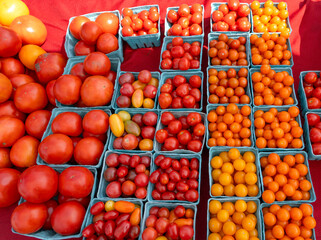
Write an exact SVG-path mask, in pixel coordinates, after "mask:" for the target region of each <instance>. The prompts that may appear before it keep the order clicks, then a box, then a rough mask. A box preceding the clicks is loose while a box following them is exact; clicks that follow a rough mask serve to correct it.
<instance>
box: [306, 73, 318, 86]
mask: <svg viewBox="0 0 321 240" xmlns="http://www.w3.org/2000/svg"><path fill="white" fill-rule="evenodd" d="M317 78H318V75H317V74H316V73H315V72H308V73H307V74H306V75H305V76H304V81H305V82H307V83H314V82H316V81H317Z"/></svg>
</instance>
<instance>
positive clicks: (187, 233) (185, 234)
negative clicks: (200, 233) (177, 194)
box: [179, 194, 194, 240]
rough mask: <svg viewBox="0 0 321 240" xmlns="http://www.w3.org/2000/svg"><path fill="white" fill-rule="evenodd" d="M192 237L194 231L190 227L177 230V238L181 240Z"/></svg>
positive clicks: (185, 226) (186, 226)
mask: <svg viewBox="0 0 321 240" xmlns="http://www.w3.org/2000/svg"><path fill="white" fill-rule="evenodd" d="M185 195H186V194H185ZM193 236H194V229H193V227H192V226H188V225H184V226H182V227H181V228H180V229H179V237H180V238H181V239H182V240H187V239H191V238H193Z"/></svg>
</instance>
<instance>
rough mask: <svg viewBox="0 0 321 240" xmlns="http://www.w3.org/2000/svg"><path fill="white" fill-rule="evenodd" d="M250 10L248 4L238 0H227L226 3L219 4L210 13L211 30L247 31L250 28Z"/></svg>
mask: <svg viewBox="0 0 321 240" xmlns="http://www.w3.org/2000/svg"><path fill="white" fill-rule="evenodd" d="M250 12H251V9H250V8H249V6H248V5H246V4H240V2H239V0H229V1H228V4H221V5H220V6H219V8H218V10H215V11H214V12H213V13H212V20H213V25H212V30H213V31H241V32H248V31H249V30H250V28H251V23H250V22H249V20H248V15H249V14H250Z"/></svg>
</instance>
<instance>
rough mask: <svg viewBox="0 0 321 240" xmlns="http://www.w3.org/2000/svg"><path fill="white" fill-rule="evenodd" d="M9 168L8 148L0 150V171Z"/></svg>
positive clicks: (10, 165)
mask: <svg viewBox="0 0 321 240" xmlns="http://www.w3.org/2000/svg"><path fill="white" fill-rule="evenodd" d="M10 167H12V163H11V161H10V148H0V169H1V168H10Z"/></svg>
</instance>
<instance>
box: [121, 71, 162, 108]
mask: <svg viewBox="0 0 321 240" xmlns="http://www.w3.org/2000/svg"><path fill="white" fill-rule="evenodd" d="M118 83H119V85H120V86H121V87H120V90H119V92H120V96H119V97H118V98H117V99H116V104H117V107H119V108H129V107H131V106H132V107H134V108H141V107H143V108H154V107H155V98H156V94H157V88H158V79H157V78H153V77H152V74H151V72H150V71H148V70H142V71H140V72H139V74H138V76H137V80H136V81H135V76H134V75H133V74H132V73H130V72H126V73H124V74H122V75H121V76H120V77H119V79H118Z"/></svg>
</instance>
